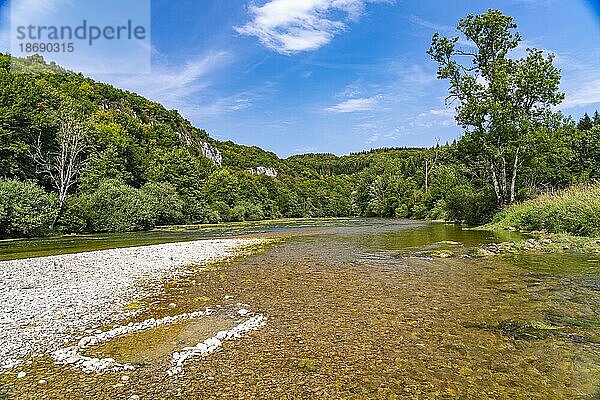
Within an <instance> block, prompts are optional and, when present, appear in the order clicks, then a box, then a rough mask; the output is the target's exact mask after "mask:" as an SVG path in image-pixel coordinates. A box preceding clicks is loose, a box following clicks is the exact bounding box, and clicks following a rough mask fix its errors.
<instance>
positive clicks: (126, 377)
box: [121, 375, 129, 382]
mask: <svg viewBox="0 0 600 400" xmlns="http://www.w3.org/2000/svg"><path fill="white" fill-rule="evenodd" d="M121 380H122V381H123V382H127V381H129V375H123V376H122V377H121Z"/></svg>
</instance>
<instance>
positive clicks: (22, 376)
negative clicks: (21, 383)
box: [17, 371, 27, 379]
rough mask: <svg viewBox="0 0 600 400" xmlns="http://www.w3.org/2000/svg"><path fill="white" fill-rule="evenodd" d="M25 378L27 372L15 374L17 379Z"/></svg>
mask: <svg viewBox="0 0 600 400" xmlns="http://www.w3.org/2000/svg"><path fill="white" fill-rule="evenodd" d="M26 376H27V372H25V371H21V372H19V373H18V374H17V378H18V379H22V378H25V377H26Z"/></svg>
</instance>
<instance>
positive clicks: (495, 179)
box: [490, 159, 504, 205]
mask: <svg viewBox="0 0 600 400" xmlns="http://www.w3.org/2000/svg"><path fill="white" fill-rule="evenodd" d="M490 172H491V175H492V183H493V185H494V192H495V193H496V198H497V199H498V203H499V204H500V205H502V204H504V195H503V193H502V190H501V187H500V183H499V182H498V176H497V175H496V166H495V165H494V160H492V159H490Z"/></svg>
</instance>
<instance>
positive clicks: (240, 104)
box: [96, 51, 255, 120]
mask: <svg viewBox="0 0 600 400" xmlns="http://www.w3.org/2000/svg"><path fill="white" fill-rule="evenodd" d="M157 56H158V57H160V54H158V55H157ZM231 61H232V57H231V55H230V54H229V53H227V52H224V51H221V52H212V53H208V54H206V55H204V56H202V57H198V58H195V59H192V60H190V61H188V62H187V63H185V64H184V65H182V66H178V67H171V66H169V65H168V64H163V65H159V66H154V67H153V70H152V73H151V74H146V75H143V74H140V75H121V76H119V75H108V76H102V75H100V76H96V78H98V79H100V80H104V81H107V82H109V83H111V84H113V85H115V86H116V87H118V88H122V89H125V90H129V91H132V92H135V93H139V94H140V95H142V96H144V97H146V98H148V99H150V100H153V101H156V102H158V103H160V104H162V105H164V106H165V107H166V108H168V109H176V110H178V111H179V112H180V113H181V114H182V115H184V116H185V117H186V118H189V119H195V120H198V119H202V118H207V117H211V116H215V115H219V114H223V113H227V112H235V111H240V110H243V109H246V108H249V107H251V106H252V104H253V97H254V95H255V94H254V93H251V92H242V93H236V94H232V95H229V96H219V95H211V93H212V92H213V91H211V90H209V89H210V87H211V86H212V84H213V82H212V78H213V74H214V73H216V72H217V71H218V70H220V69H222V68H224V67H225V66H226V65H227V64H229V63H230V62H231Z"/></svg>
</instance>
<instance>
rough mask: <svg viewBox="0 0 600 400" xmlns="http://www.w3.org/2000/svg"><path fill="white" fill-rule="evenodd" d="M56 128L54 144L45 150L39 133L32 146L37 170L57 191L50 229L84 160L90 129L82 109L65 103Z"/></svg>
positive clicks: (58, 113) (75, 181) (58, 116)
mask: <svg viewBox="0 0 600 400" xmlns="http://www.w3.org/2000/svg"><path fill="white" fill-rule="evenodd" d="M56 118H57V122H58V131H57V133H56V146H55V147H54V148H51V149H46V148H45V147H46V146H44V141H43V140H42V136H41V135H39V136H38V139H37V142H36V143H34V145H33V153H32V157H33V159H34V161H35V163H36V164H37V167H38V173H40V174H44V175H47V176H48V177H49V178H50V181H51V183H52V186H53V188H54V189H55V190H56V192H57V194H58V204H57V211H56V216H55V218H54V221H53V222H52V228H54V225H55V224H56V222H57V221H58V219H59V218H60V213H61V212H62V210H63V208H64V205H65V203H66V201H67V198H68V196H69V193H70V191H71V189H72V188H73V186H74V185H75V184H76V183H77V178H78V177H79V174H80V172H81V171H82V169H83V168H84V166H85V164H86V163H87V155H86V149H87V147H88V140H87V138H88V132H89V128H88V126H87V123H86V118H85V114H84V113H83V111H80V110H78V109H77V107H72V105H71V104H70V102H65V103H64V104H63V105H62V107H60V108H59V110H58V112H57V115H56Z"/></svg>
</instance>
